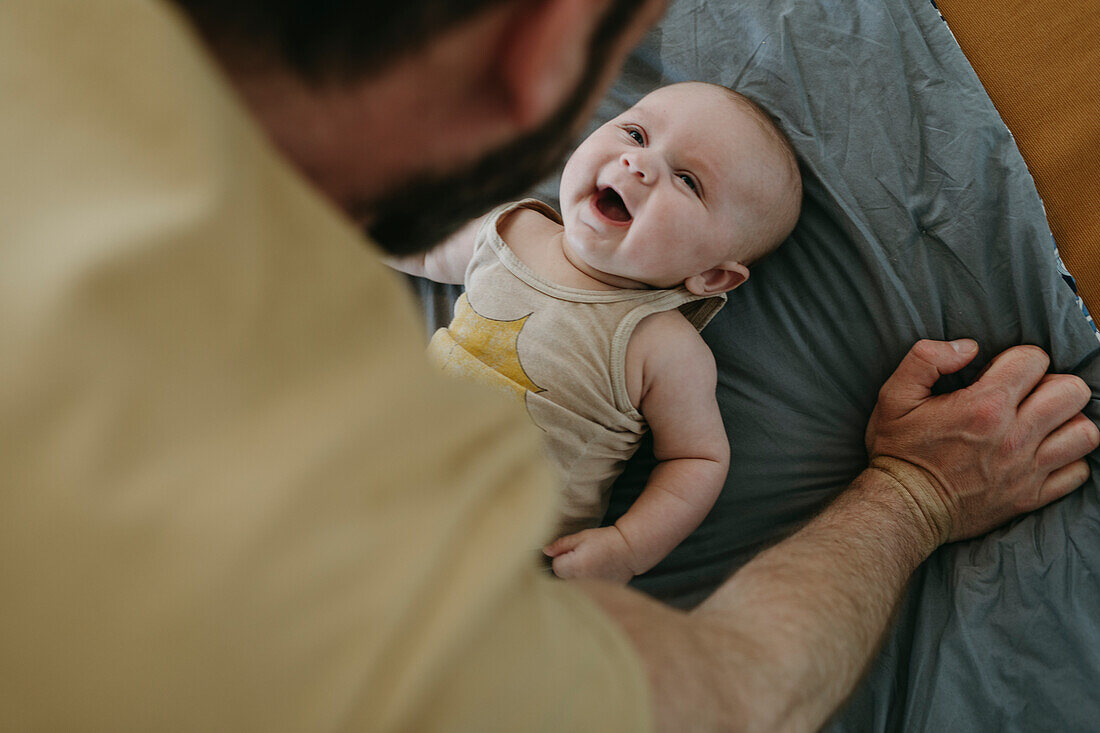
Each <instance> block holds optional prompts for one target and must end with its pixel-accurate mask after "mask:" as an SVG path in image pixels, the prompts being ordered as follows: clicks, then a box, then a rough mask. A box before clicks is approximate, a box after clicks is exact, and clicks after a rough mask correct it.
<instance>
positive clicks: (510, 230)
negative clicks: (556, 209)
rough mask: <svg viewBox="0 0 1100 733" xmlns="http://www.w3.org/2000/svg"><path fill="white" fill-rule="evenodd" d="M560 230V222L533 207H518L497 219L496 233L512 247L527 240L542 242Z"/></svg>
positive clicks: (519, 245) (518, 246) (519, 246)
mask: <svg viewBox="0 0 1100 733" xmlns="http://www.w3.org/2000/svg"><path fill="white" fill-rule="evenodd" d="M560 230H561V224H558V223H557V222H555V221H553V220H552V219H550V218H549V217H547V216H546V215H545V214H543V213H542V212H540V211H536V210H535V209H530V208H527V207H519V208H516V209H513V210H512V211H509V212H507V213H505V214H503V215H502V216H501V217H500V219H498V220H497V233H498V234H500V238H501V239H503V240H504V243H505V244H507V245H508V246H509V247H511V248H512V249H516V248H522V247H523V246H524V245H525V244H527V243H529V242H542V241H545V240H547V239H549V238H550V237H552V236H553V235H554V234H555V233H557V232H558V231H560Z"/></svg>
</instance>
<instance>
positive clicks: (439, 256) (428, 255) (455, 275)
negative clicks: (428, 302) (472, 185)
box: [384, 216, 485, 285]
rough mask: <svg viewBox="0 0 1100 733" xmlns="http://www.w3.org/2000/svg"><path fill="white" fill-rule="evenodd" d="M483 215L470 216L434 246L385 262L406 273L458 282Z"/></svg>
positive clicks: (452, 282)
mask: <svg viewBox="0 0 1100 733" xmlns="http://www.w3.org/2000/svg"><path fill="white" fill-rule="evenodd" d="M484 221H485V217H484V216H481V217H478V218H477V219H473V220H471V221H470V222H468V223H467V224H466V225H465V226H463V227H462V228H461V229H459V230H458V231H457V232H455V233H454V234H452V235H451V236H450V237H448V238H447V239H446V240H445V241H443V242H441V243H440V244H438V245H437V246H435V247H433V248H432V249H430V250H428V251H427V252H421V253H419V254H415V255H409V256H408V257H386V258H385V260H384V261H385V263H386V264H387V265H388V266H390V267H392V268H393V269H395V270H398V271H400V272H404V273H405V274H407V275H416V276H417V277H426V278H428V279H429V280H434V281H435V282H437V283H450V284H454V285H461V284H462V282H463V280H464V279H465V276H466V267H467V266H468V265H469V264H470V258H471V257H473V256H474V243H475V242H476V240H477V232H478V230H479V229H480V228H481V224H482V223H483V222H484Z"/></svg>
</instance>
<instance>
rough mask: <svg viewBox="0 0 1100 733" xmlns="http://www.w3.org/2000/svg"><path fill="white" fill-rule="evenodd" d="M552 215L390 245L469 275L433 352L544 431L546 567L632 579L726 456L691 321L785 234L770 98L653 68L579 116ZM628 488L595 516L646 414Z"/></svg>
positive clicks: (721, 471) (677, 533)
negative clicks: (635, 88) (601, 113)
mask: <svg viewBox="0 0 1100 733" xmlns="http://www.w3.org/2000/svg"><path fill="white" fill-rule="evenodd" d="M560 198H561V209H562V214H561V217H559V216H558V214H557V213H556V212H555V211H554V210H553V209H552V208H550V207H549V206H547V205H546V204H543V203H541V202H538V201H535V200H533V199H529V200H526V201H520V202H518V203H514V204H508V205H505V206H501V207H499V208H497V209H495V210H494V211H492V212H490V213H489V214H488V215H486V216H485V217H482V218H481V219H479V220H477V221H475V222H471V224H470V225H468V226H467V227H466V228H464V229H462V230H461V231H459V232H458V233H457V234H456V235H455V236H454V237H452V238H451V239H449V240H447V241H446V242H445V243H444V244H442V245H441V246H440V247H438V248H436V249H434V250H432V251H431V252H428V253H427V254H426V255H421V256H419V257H415V258H409V259H406V260H401V261H398V262H391V263H390V264H391V265H393V266H395V267H397V268H398V269H400V270H402V271H405V272H409V273H411V274H416V275H420V276H423V277H428V278H430V279H432V280H436V281H438V282H446V283H465V286H466V292H465V294H464V295H463V296H462V297H461V298H460V299H459V301H458V303H457V304H456V306H455V315H454V319H453V321H452V322H451V325H450V326H449V327H448V328H446V329H440V330H439V331H438V332H436V334H435V336H434V337H433V338H432V341H431V344H430V346H429V352H430V354H431V355H432V357H433V358H434V359H435V360H436V361H437V362H438V363H439V364H441V365H442V367H443V368H444V370H445V371H448V372H451V373H455V374H460V375H469V376H472V377H475V378H478V379H481V380H483V381H488V382H490V383H492V384H495V385H497V386H498V387H499V388H500V389H501V390H502V391H504V392H505V393H507V394H512V395H515V396H516V397H517V398H518V399H520V400H522V401H523V402H524V404H525V405H526V408H527V411H528V413H529V414H530V416H531V418H532V420H533V421H534V422H535V424H536V425H538V426H539V427H540V428H542V430H543V431H544V432H545V434H546V436H545V437H546V445H547V450H548V453H549V454H550V456H551V458H552V459H553V462H554V464H555V465H556V467H557V468H558V469H559V472H560V474H561V478H562V481H563V485H564V489H563V499H564V501H563V507H562V517H563V519H562V522H561V525H560V527H559V538H558V539H557V540H556V541H554V542H552V543H551V544H549V545H548V546H546V547H545V548H544V550H543V551H544V552H545V553H546V555H547V556H549V557H550V558H553V570H554V572H555V573H556V574H557V575H558V576H560V577H598V578H604V579H607V580H613V581H619V582H626V581H628V580H629V579H630V578H632V577H633V576H634V575H636V574H639V573H643V572H645V571H646V570H649V569H650V568H651V567H653V566H654V565H655V564H657V562H658V561H660V560H661V559H662V558H664V557H665V555H667V554H668V553H669V552H670V551H671V550H672V549H673V548H674V547H676V545H678V544H679V543H680V542H681V541H682V540H683V539H684V538H685V537H687V535H688V534H690V533H691V531H692V530H694V529H695V528H696V527H697V526H698V525H699V523H700V522H702V520H703V519H704V517H705V516H706V515H707V512H709V511H710V508H711V507H712V506H713V504H714V501H715V499H716V498H717V497H718V493H719V492H720V491H721V489H722V485H723V483H724V481H725V478H726V473H727V471H728V468H729V441H728V440H727V438H726V433H725V429H724V427H723V424H722V417H721V415H720V414H719V411H718V403H717V400H716V398H715V387H716V382H717V373H716V368H715V362H714V357H713V356H712V355H711V353H710V349H709V348H708V347H707V345H706V343H705V342H704V341H703V339H702V337H701V336H700V335H699V330H700V329H701V328H702V327H703V326H704V325H706V323H707V322H708V321H709V320H710V319H711V317H713V315H714V314H715V313H716V312H717V311H718V309H719V308H721V307H722V305H723V304H724V302H725V298H726V296H725V293H727V292H728V291H730V290H733V289H734V288H736V287H737V286H739V285H740V284H741V283H743V282H745V280H746V279H747V278H748V276H749V270H748V266H749V265H750V264H751V263H752V262H754V261H755V260H757V259H759V258H760V257H762V256H763V255H765V254H767V253H768V252H770V251H771V250H773V249H774V248H776V247H777V246H779V244H780V243H781V242H782V241H783V240H784V239H786V237H787V235H788V234H790V232H791V230H792V229H793V227H794V225H795V221H796V220H797V218H798V213H799V207H800V203H801V198H802V196H801V181H800V178H799V173H798V166H797V162H796V160H795V156H794V153H793V150H792V149H791V146H790V144H789V143H788V142H787V140H786V138H785V137H784V136H783V135H782V133H781V132H780V131H779V130H778V129H777V128H776V127H775V126H774V125H773V124H772V122H771V121H770V119H769V118H768V116H767V115H766V114H765V113H763V112H762V111H761V110H760V109H759V108H757V107H756V106H755V105H754V104H753V103H752V102H750V101H749V100H748V99H746V98H745V97H743V96H741V95H740V94H737V93H735V92H732V91H730V90H728V89H726V88H724V87H720V86H716V85H711V84H704V83H699V82H687V83H682V84H674V85H671V86H667V87H663V88H661V89H658V90H656V91H654V92H653V93H651V94H649V95H647V96H646V97H644V98H643V99H642V100H641V101H640V102H638V104H636V105H635V106H633V107H632V108H630V109H628V110H627V111H626V112H624V113H623V114H621V115H620V116H619V117H617V118H615V119H613V120H611V121H610V122H608V123H607V124H605V125H603V126H602V127H600V128H599V129H598V130H596V131H595V132H594V133H592V135H591V136H589V137H588V138H587V139H586V140H585V141H584V142H583V143H582V144H581V145H580V147H579V148H577V150H576V152H575V153H573V155H572V156H571V157H570V158H569V161H568V162H567V163H566V166H565V170H564V172H563V173H562V179H561V189H560ZM647 428H648V429H649V430H652V432H653V451H654V454H655V456H656V458H657V460H658V464H657V466H656V468H655V469H654V470H653V472H652V474H651V476H650V478H649V481H648V482H647V484H646V486H645V489H644V490H643V492H642V494H641V495H640V496H639V497H638V499H637V501H636V502H635V503H634V504H633V506H631V507H630V509H629V510H628V511H627V512H626V513H625V514H624V515H623V516H622V517H620V518H619V520H618V521H617V522H615V524H614V525H613V526H608V527H599V528H597V527H596V525H598V523H599V522H600V520H601V518H602V517H603V514H604V512H605V510H606V508H607V499H608V494H609V492H610V487H611V484H612V483H613V481H614V480H615V478H616V477H617V475H618V474H619V473H620V471H621V470H622V467H623V464H624V463H625V461H626V460H627V459H628V458H629V457H630V456H631V455H632V453H633V452H634V450H635V449H636V447H637V445H638V441H639V440H640V439H641V437H642V435H643V434H644V433H645V431H646V429H647Z"/></svg>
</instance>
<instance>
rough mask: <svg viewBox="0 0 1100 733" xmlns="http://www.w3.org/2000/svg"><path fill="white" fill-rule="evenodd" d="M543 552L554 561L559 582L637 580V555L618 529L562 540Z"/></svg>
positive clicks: (584, 532) (608, 528)
mask: <svg viewBox="0 0 1100 733" xmlns="http://www.w3.org/2000/svg"><path fill="white" fill-rule="evenodd" d="M542 551H543V552H544V553H546V555H547V556H548V557H552V558H554V574H555V575H557V576H558V577H559V578H600V579H603V580H610V581H612V582H614V583H626V582H627V581H628V580H630V579H631V578H633V577H634V570H633V561H634V553H633V551H632V550H631V549H630V545H628V544H627V543H626V539H625V538H624V537H623V535H622V532H620V531H619V528H618V527H615V526H611V527H600V528H599V529H586V530H583V531H581V532H577V533H576V534H570V535H566V536H565V537H560V538H558V539H557V540H555V541H554V542H551V543H550V544H549V545H547V546H546V547H544V548H543V550H542Z"/></svg>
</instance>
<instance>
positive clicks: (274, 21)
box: [173, 0, 507, 81]
mask: <svg viewBox="0 0 1100 733" xmlns="http://www.w3.org/2000/svg"><path fill="white" fill-rule="evenodd" d="M506 1H507V0H387V1H386V2H379V1H378V0H375V1H374V2H370V1H369V0H173V2H175V3H176V5H178V6H180V8H182V9H183V10H184V11H185V12H186V13H187V14H188V15H190V16H191V19H192V20H193V22H194V23H195V24H196V25H197V26H198V28H199V30H200V31H201V32H202V34H203V35H204V36H205V37H206V39H207V41H208V42H209V43H211V45H213V46H215V47H216V48H218V49H219V50H220V51H222V52H230V53H233V52H240V51H242V50H243V51H247V52H248V53H249V54H251V55H252V56H255V57H258V58H260V59H263V60H265V61H267V60H272V61H277V62H280V63H282V64H284V65H286V66H287V67H288V68H290V69H292V70H294V71H296V72H298V73H299V74H300V75H301V76H302V77H304V78H306V79H309V80H312V81H322V80H326V81H334V80H342V79H343V80H346V79H349V78H354V77H356V76H359V75H362V74H369V73H371V72H373V71H376V70H378V69H379V68H382V67H384V66H386V65H387V64H389V63H391V62H393V61H397V60H398V59H400V58H401V57H402V56H404V55H406V54H409V53H412V52H414V51H417V50H419V49H420V48H421V47H422V46H423V45H424V44H425V43H426V42H427V41H428V40H430V39H431V38H432V37H434V36H436V35H437V34H439V33H441V32H443V31H445V30H447V29H448V28H450V27H452V26H455V25H458V24H459V23H460V22H461V21H463V20H468V19H471V18H474V17H476V16H477V15H479V14H480V13H483V12H485V11H487V10H489V9H490V8H491V7H493V6H496V5H500V4H501V3H503V2H506Z"/></svg>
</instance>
